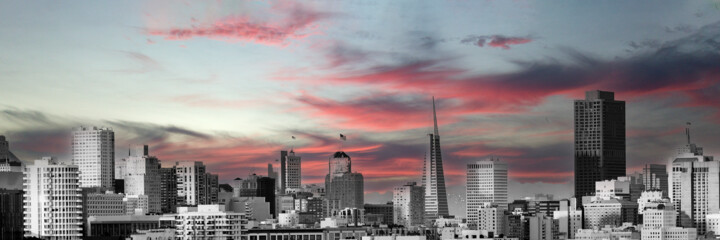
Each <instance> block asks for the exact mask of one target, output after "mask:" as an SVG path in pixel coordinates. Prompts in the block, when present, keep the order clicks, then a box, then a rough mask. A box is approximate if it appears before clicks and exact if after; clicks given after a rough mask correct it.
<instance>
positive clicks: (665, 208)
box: [642, 203, 677, 229]
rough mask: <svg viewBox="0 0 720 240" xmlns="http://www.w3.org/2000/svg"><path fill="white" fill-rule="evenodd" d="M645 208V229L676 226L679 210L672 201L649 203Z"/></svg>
mask: <svg viewBox="0 0 720 240" xmlns="http://www.w3.org/2000/svg"><path fill="white" fill-rule="evenodd" d="M644 208H645V209H643V225H642V226H643V229H660V228H665V227H676V226H677V224H676V221H677V212H676V211H675V207H674V206H673V204H672V203H647V204H645V205H644Z"/></svg>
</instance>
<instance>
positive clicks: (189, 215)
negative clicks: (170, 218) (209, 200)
mask: <svg viewBox="0 0 720 240" xmlns="http://www.w3.org/2000/svg"><path fill="white" fill-rule="evenodd" d="M246 225H247V219H246V218H245V214H244V213H236V212H226V211H225V206H223V205H198V206H197V207H178V213H177V215H175V226H176V228H175V229H176V230H175V239H184V240H185V239H187V240H190V239H240V238H241V236H243V235H244V232H245V231H247V229H246V228H245V226H246Z"/></svg>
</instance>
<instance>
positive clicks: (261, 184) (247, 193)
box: [230, 173, 276, 216]
mask: <svg viewBox="0 0 720 240" xmlns="http://www.w3.org/2000/svg"><path fill="white" fill-rule="evenodd" d="M230 186H232V188H233V197H263V198H265V202H267V203H268V204H269V206H270V214H271V215H273V216H276V215H275V213H276V212H275V210H276V209H275V179H274V178H270V177H264V176H258V175H256V174H254V173H253V174H250V175H249V176H248V177H247V178H245V179H241V178H236V179H235V180H233V181H232V182H231V183H230Z"/></svg>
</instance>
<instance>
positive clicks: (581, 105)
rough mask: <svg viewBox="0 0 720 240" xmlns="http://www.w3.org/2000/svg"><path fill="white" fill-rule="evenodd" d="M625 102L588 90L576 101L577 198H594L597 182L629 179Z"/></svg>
mask: <svg viewBox="0 0 720 240" xmlns="http://www.w3.org/2000/svg"><path fill="white" fill-rule="evenodd" d="M625 168H626V166H625V102H624V101H617V100H615V93H613V92H605V91H588V92H586V93H585V99H584V100H575V197H576V198H578V199H580V198H581V197H582V196H592V195H593V194H594V193H595V182H597V181H602V180H610V179H615V178H617V177H620V176H625Z"/></svg>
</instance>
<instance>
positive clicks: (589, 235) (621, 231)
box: [575, 227, 640, 240]
mask: <svg viewBox="0 0 720 240" xmlns="http://www.w3.org/2000/svg"><path fill="white" fill-rule="evenodd" d="M639 239H640V233H639V232H637V231H634V230H632V229H629V228H627V227H622V228H601V229H580V230H578V231H577V233H575V240H639Z"/></svg>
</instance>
